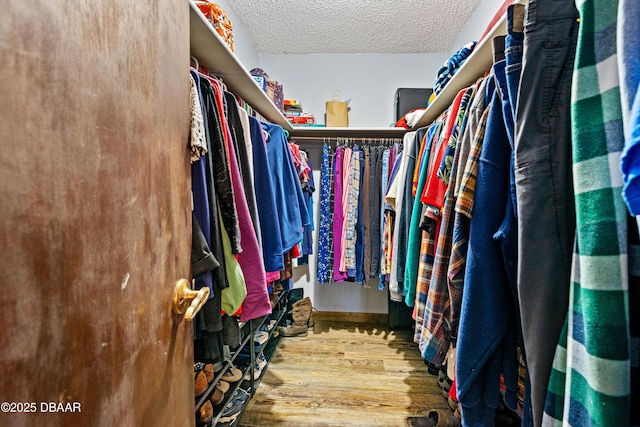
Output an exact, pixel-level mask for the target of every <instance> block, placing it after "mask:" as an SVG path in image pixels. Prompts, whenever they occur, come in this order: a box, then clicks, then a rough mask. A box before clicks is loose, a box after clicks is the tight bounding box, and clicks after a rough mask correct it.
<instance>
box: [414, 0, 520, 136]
mask: <svg viewBox="0 0 640 427" xmlns="http://www.w3.org/2000/svg"><path fill="white" fill-rule="evenodd" d="M515 3H522V2H518V1H516V2H515ZM506 33H507V17H506V14H505V15H504V16H502V17H501V18H500V20H499V21H498V22H497V23H496V25H494V27H493V29H492V30H491V32H489V33H488V34H487V35H486V36H485V38H484V39H482V40H481V41H480V43H478V44H477V45H476V47H475V49H474V50H473V52H472V53H471V55H469V57H468V58H467V60H466V61H465V62H464V64H462V67H460V69H459V70H458V71H457V72H456V73H455V74H454V76H453V77H452V78H451V80H450V81H449V83H447V85H446V86H445V87H444V89H442V92H440V93H439V94H438V96H437V97H436V98H435V99H434V100H433V102H432V103H431V105H429V107H428V108H427V109H426V110H425V112H424V113H423V114H422V116H421V117H420V118H419V119H418V121H417V122H416V124H415V125H414V126H413V128H412V129H418V128H421V127H424V126H428V125H430V124H431V123H433V121H434V120H436V119H437V118H438V116H439V115H440V114H442V112H443V111H445V110H446V109H447V108H449V105H451V103H452V102H453V100H454V99H455V97H456V95H457V94H458V92H460V91H461V90H462V89H464V88H466V87H469V86H471V85H472V84H473V83H475V81H476V80H478V79H479V78H480V77H482V76H483V75H484V74H485V73H486V72H487V71H488V70H489V69H490V68H491V66H492V65H493V47H492V39H493V38H494V37H496V36H500V35H504V34H506Z"/></svg>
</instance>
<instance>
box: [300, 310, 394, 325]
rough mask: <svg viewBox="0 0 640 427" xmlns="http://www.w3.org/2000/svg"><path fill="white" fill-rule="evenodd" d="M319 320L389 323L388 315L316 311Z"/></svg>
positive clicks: (315, 316)
mask: <svg viewBox="0 0 640 427" xmlns="http://www.w3.org/2000/svg"><path fill="white" fill-rule="evenodd" d="M313 317H314V318H315V319H317V320H334V321H336V322H353V323H388V322H389V315H388V314H387V313H350V312H346V311H314V312H313Z"/></svg>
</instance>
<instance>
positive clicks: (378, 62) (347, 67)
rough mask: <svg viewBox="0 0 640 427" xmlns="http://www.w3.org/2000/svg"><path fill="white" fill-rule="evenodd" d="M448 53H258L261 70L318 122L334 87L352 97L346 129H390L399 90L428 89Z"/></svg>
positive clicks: (286, 95) (322, 115) (346, 97)
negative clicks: (395, 98)
mask: <svg viewBox="0 0 640 427" xmlns="http://www.w3.org/2000/svg"><path fill="white" fill-rule="evenodd" d="M447 58H448V56H447V55H446V54H421V55H418V54H357V55H354V54H309V55H280V54H279V55H271V54H270V55H267V54H264V55H260V68H262V69H263V70H264V71H266V72H267V74H269V77H271V78H272V79H275V80H277V81H278V82H279V83H281V84H282V85H283V87H284V97H285V99H296V100H298V101H300V102H301V103H302V107H303V109H304V110H305V112H310V113H313V114H314V116H315V119H316V123H324V112H325V102H326V101H329V100H331V97H332V95H333V91H334V90H336V89H338V90H340V91H341V92H342V95H343V96H344V98H345V99H349V98H350V99H351V103H350V106H351V111H350V112H349V126H350V127H388V126H389V125H391V124H392V123H393V122H394V118H395V114H394V95H395V92H396V89H397V88H401V87H409V88H430V87H433V80H434V79H435V76H436V71H437V69H438V67H440V65H442V63H443V62H444V61H445V60H446V59H447Z"/></svg>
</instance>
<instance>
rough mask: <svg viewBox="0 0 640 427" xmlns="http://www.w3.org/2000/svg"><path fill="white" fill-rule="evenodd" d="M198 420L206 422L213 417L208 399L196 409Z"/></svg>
mask: <svg viewBox="0 0 640 427" xmlns="http://www.w3.org/2000/svg"><path fill="white" fill-rule="evenodd" d="M197 418H198V420H197V421H198V422H200V423H204V424H206V423H208V422H209V421H211V420H212V419H213V406H211V402H210V401H208V400H207V401H205V402H204V403H203V404H202V406H201V407H200V409H198V417H197Z"/></svg>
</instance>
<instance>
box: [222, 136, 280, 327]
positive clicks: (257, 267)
mask: <svg viewBox="0 0 640 427" xmlns="http://www.w3.org/2000/svg"><path fill="white" fill-rule="evenodd" d="M225 130H226V132H227V138H228V140H229V141H231V134H230V133H229V129H228V128H226V129H225ZM228 152H229V169H230V170H231V184H232V185H233V190H234V191H233V198H234V202H235V204H236V208H237V210H238V222H239V224H240V239H241V240H240V242H241V247H242V252H240V253H239V254H238V263H239V264H240V268H242V273H243V274H244V280H245V283H246V284H247V296H246V297H245V299H244V302H243V303H242V313H241V314H240V320H242V321H247V320H250V319H255V318H258V317H261V316H266V315H268V314H271V303H270V302H269V293H268V292H267V278H266V276H265V271H264V262H263V260H262V253H261V252H260V247H259V246H258V239H257V237H256V232H255V229H254V227H253V222H252V220H251V214H250V213H249V206H248V205H247V199H246V197H245V194H244V189H243V187H242V178H241V177H240V169H239V168H238V161H237V159H236V154H235V150H228ZM228 314H230V315H231V314H233V313H228Z"/></svg>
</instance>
